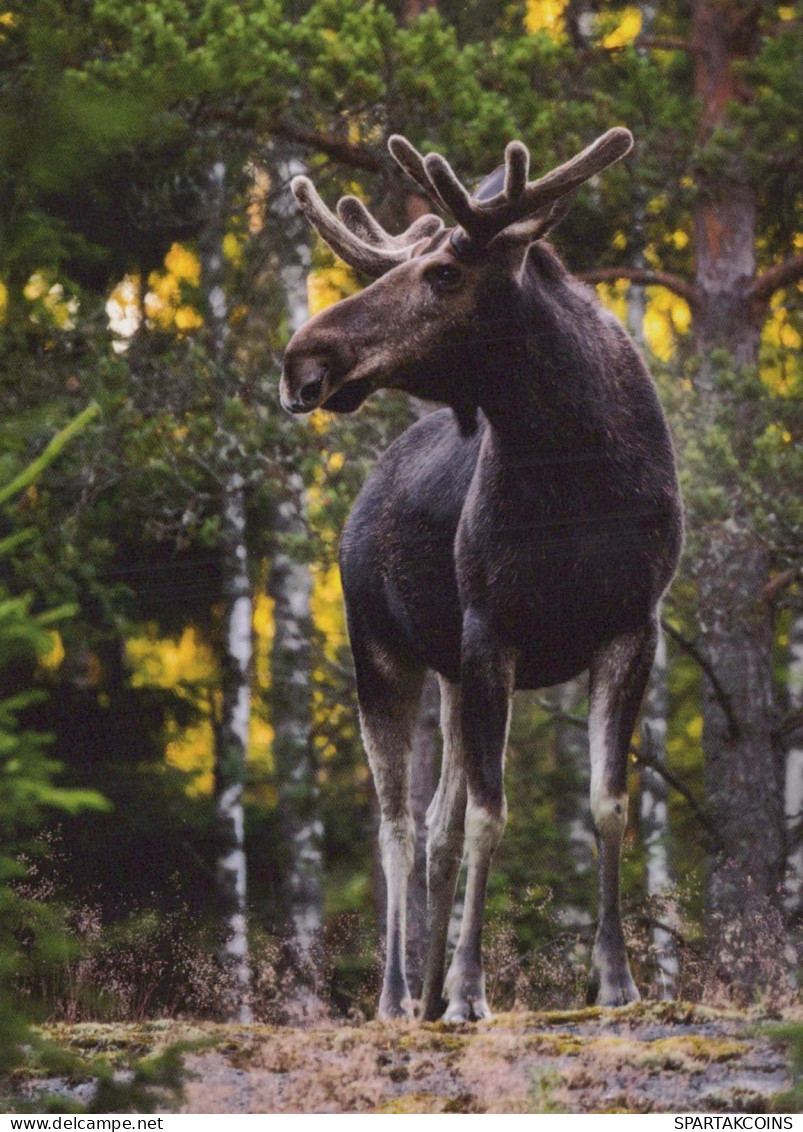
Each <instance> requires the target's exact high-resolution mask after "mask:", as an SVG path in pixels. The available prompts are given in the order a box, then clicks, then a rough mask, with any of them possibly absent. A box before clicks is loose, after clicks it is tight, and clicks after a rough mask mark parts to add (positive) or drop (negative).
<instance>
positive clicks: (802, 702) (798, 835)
mask: <svg viewBox="0 0 803 1132" xmlns="http://www.w3.org/2000/svg"><path fill="white" fill-rule="evenodd" d="M788 686H789V708H790V710H791V711H800V710H801V708H803V616H800V615H798V616H797V617H795V619H794V621H793V622H792V626H791V629H790V631H789V685H788ZM784 794H785V798H784V809H785V811H786V843H787V845H788V846H789V850H788V853H787V857H786V884H785V889H784V905H785V908H786V915H787V918H788V919H789V921H790V923H791V924H792V926H793V929H796V931H795V934H797V935H799V934H800V927H801V924H800V921H801V915H802V914H803V738H802V737H801V733H800V732H798V734H797V735H796V737H795V741H794V742H793V745H792V746H791V747H790V748H789V750H788V751H787V752H786V782H785V791H784Z"/></svg>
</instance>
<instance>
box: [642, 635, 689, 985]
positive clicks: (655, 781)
mask: <svg viewBox="0 0 803 1132" xmlns="http://www.w3.org/2000/svg"><path fill="white" fill-rule="evenodd" d="M668 708H669V687H668V672H667V663H666V644H665V642H664V639H663V637H661V639H660V641H659V644H658V649H657V652H656V655H655V663H654V665H653V669H652V675H651V677H650V685H649V688H648V691H647V700H646V703H645V705H644V715H643V717H642V723H641V733H642V742H643V745H644V754H645V755H646V756H647V758H648V759H649V761H650V762H652V763H654V764H655V765H656V766H657V767H664V766H666V720H667V715H668ZM639 826H640V832H641V844H642V846H643V849H644V869H645V880H646V887H647V895H648V896H649V897H651V898H652V903H653V905H654V907H655V913H656V916H655V918H656V920H658V921H659V923H655V924H653V926H652V929H651V936H652V946H653V949H654V951H655V959H656V967H657V973H658V992H659V995H660V997H661V998H674V997H675V994H676V991H677V983H678V974H679V972H680V964H679V959H678V949H677V942H676V940H675V937H674V935H673V934H672V932H671V931H667V928H666V927H662V926H661V924H663V923H666V924H667V927H673V926H674V924H673V921H674V909H673V907H672V893H673V891H674V888H675V877H674V873H673V870H672V863H671V859H670V852H669V837H670V831H669V791H668V789H667V785H666V779H665V778H663V777H662V775H661V773H660V771H659V770H654V769H652V768H651V767H648V766H644V767H642V771H641V799H640V806H639Z"/></svg>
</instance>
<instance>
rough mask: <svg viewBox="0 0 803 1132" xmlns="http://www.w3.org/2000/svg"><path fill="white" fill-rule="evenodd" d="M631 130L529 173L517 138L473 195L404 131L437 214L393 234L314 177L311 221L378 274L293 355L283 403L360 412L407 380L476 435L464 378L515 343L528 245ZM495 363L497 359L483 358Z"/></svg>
mask: <svg viewBox="0 0 803 1132" xmlns="http://www.w3.org/2000/svg"><path fill="white" fill-rule="evenodd" d="M632 144H633V138H632V135H631V134H630V131H629V130H626V129H621V128H616V129H611V130H608V132H607V133H605V134H603V135H602V137H600V138H598V139H597V140H596V141H595V142H593V143H592V144H591V145H589V146H588V147H587V148H586V149H584V150H583V151H582V152H581V153H579V154H578V155H577V156H576V157H574V158H572V160H570V161H567V162H566V163H565V164H563V165H560V166H559V167H558V168H557V169H554V170H552V172H550V173H548V174H546V175H545V176H543V177H540V178H539V179H537V180H535V181H528V179H527V177H528V170H529V162H530V155H529V153H528V151H527V148H526V147H525V146H524V145H523V144H522V143H521V142H518V141H514V142H511V143H510V144H509V145H508V146H507V149H506V151H505V163H504V165H503V166H500V167H499V168H498V169H497V170H495V171H494V172H493V173H492V174H491V175H490V176H489V177H486V179H485V180H484V181H483V182H482V184H481V185H480V187H479V189H478V190H477V192H475V193H474V195H470V194H469V193H468V192H467V191H466V189H465V188H464V187H463V185H462V184H461V183H460V181H459V180H458V178H457V176H456V175H455V173H454V172H453V170H452V168H451V166H450V165H449V164H448V162H447V161H446V160H445V159H444V158H443V157H441V156H440V154H437V153H431V154H429V155H427V156H426V157H422V156H421V154H420V153H418V151H417V150H416V149H415V148H414V147H413V146H412V145H411V144H410V142H408V141H407V140H406V139H405V138H403V137H400V136H398V135H394V136H393V137H391V138H390V140H389V143H388V147H389V149H390V152H391V154H392V155H393V157H394V158H395V160H396V161H397V162H398V164H399V165H400V166H401V167H402V169H404V170H405V172H406V173H407V174H408V175H409V176H410V177H411V178H412V179H413V180H414V181H415V182H416V184H417V185H418V186H419V188H420V189H422V190H423V191H424V192H425V193H426V195H427V196H428V197H429V199H430V200H431V201H432V203H433V205H434V206H435V207H437V208H438V209H440V210H442V211H443V212H445V213H447V214H448V215H450V216H451V217H452V218H453V221H454V225H453V226H452V227H446V226H445V225H444V223H443V221H442V220H441V219H440V218H439V217H438V216H436V215H434V214H428V215H426V216H423V217H420V218H419V219H417V220H416V221H415V222H414V223H413V224H412V225H411V226H410V227H409V228H408V229H407V230H406V231H405V232H403V233H402V234H401V235H398V236H392V235H390V234H389V233H388V232H386V231H385V229H384V228H382V227H381V225H380V224H379V223H378V222H377V221H376V220H375V219H374V217H373V216H371V214H370V212H369V211H368V210H367V209H366V207H365V206H364V205H363V204H362V202H361V201H360V200H358V199H357V198H356V197H353V196H346V197H343V198H342V199H341V200H340V202H339V203H338V206H337V215H335V214H334V213H332V212H331V211H330V210H329V209H328V208H327V206H326V205H325V204H324V202H323V201H322V200H321V198H320V196H319V195H318V193H317V192H316V190H315V188H314V187H313V185H312V183H311V182H310V181H309V180H308V179H307V178H306V177H296V178H294V180H293V182H292V189H293V193H294V194H295V197H296V200H297V201H298V203H299V205H300V207H301V209H302V210H303V212H304V214H305V215H306V217H307V218H308V220H309V221H310V222H311V223H312V224H313V225H314V226H315V228H317V230H318V232H319V233H320V235H321V236H322V237H323V239H324V240H325V241H326V243H327V244H328V245H329V246H330V247H331V248H332V250H333V251H334V252H336V253H337V255H339V256H340V257H341V258H342V259H343V260H345V262H346V263H347V264H349V265H350V266H352V267H354V268H356V269H357V270H358V271H359V272H361V273H362V274H364V275H368V276H371V277H373V278H374V279H375V280H376V282H374V283H372V284H371V285H370V286H368V287H366V288H365V289H364V290H363V291H362V292H360V293H359V294H358V295H356V296H353V297H352V298H349V299H346V300H344V301H342V302H340V303H338V304H337V305H336V307H333V308H329V309H328V310H325V311H323V312H321V313H320V314H318V315H317V316H316V317H315V318H313V319H311V320H310V321H309V322H308V323H307V324H306V325H305V326H304V327H303V328H302V329H301V330H299V331H298V332H297V333H296V334H295V336H294V337H293V339H292V340H291V342H290V344H289V346H288V348H287V352H286V355H285V364H284V372H283V375H282V382H281V400H282V404H283V405H284V407H285V408H286V409H288V410H289V411H290V412H292V413H308V412H310V411H311V410H313V409H316V408H318V407H323V408H326V409H328V410H331V411H334V412H339V413H343V412H352V411H353V410H354V409H356V408H357V407H358V406H359V405H361V404H362V402H363V401H364V400H365V399H366V397H368V396H369V394H371V393H372V392H373V391H374V390H376V389H378V388H383V387H384V388H400V389H404V390H406V391H407V392H409V393H413V394H417V395H419V396H422V397H426V398H429V399H431V400H441V401H444V402H446V403H447V404H450V405H452V407H453V408H454V409H455V411H456V413H457V416H458V420H459V422H460V424H461V428H462V429H463V431H466V432H470V431H472V429H473V427H474V421H475V418H476V405H475V403H474V400H473V398H472V397H471V396H470V394H469V391H467V390H466V388H465V381H464V376H465V374H466V372H467V366H468V369H469V372H470V370H471V368H473V363H472V358H475V357H476V353H477V351H478V350H479V351H480V352H481V353H483V352H485V353H487V352H488V350H489V349H492V343H493V342H494V340H497V341H499V340H506V341H509V340H510V337H511V335H510V333H509V328H507V327H506V325H505V311H506V310H509V309H510V308H511V302H512V301H513V300H514V299H515V291H516V289H517V288H518V287H519V285H520V275H521V267H522V261H523V258H524V256H525V254H526V252H527V248H528V247H529V246H530V245H531V244H532V243H533V242H534V241H536V240H538V239H539V238H541V237H542V236H545V235H546V234H547V232H549V231H550V229H552V228H553V227H554V226H555V225H556V224H557V223H558V222H559V221H560V220H561V219H562V218H563V217H564V216H565V215H566V213H567V212H568V209H569V207H570V206H571V203H572V201H573V199H574V196H575V193H576V191H577V189H578V188H579V187H580V186H581V185H582V184H583V183H584V182H585V181H587V180H588V179H589V178H590V177H593V176H595V175H596V174H597V173H599V172H601V171H602V170H603V169H605V168H606V167H607V166H609V165H612V164H613V163H614V162H616V161H619V160H620V159H621V158H622V157H624V156H625V154H627V153H628V151H629V150H630V148H631V147H632ZM485 368H486V369H487V365H486V366H485Z"/></svg>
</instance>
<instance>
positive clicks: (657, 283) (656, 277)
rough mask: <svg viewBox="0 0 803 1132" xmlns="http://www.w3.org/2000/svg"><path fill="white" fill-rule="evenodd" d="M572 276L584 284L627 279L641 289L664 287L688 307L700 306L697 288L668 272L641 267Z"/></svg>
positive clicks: (595, 270) (606, 268) (601, 270)
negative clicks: (684, 301) (682, 300)
mask: <svg viewBox="0 0 803 1132" xmlns="http://www.w3.org/2000/svg"><path fill="white" fill-rule="evenodd" d="M574 274H575V276H576V278H577V279H582V281H583V282H584V283H616V282H617V280H619V279H629V280H630V282H631V283H638V284H639V285H641V286H642V287H666V288H667V290H669V291H674V293H675V294H676V295H680V297H681V298H682V299H685V300H686V302H687V303H688V304H689V306H690V307H692V308H696V307H698V306H699V305H700V293H699V292H698V290H697V288H696V287H695V286H694V285H693V284H691V283H689V282H688V281H687V280H686V279H683V278H682V277H681V276H680V275H673V274H672V273H671V272H669V271H653V270H651V269H650V268H643V267H597V268H595V269H594V270H593V271H577V272H575V273H574Z"/></svg>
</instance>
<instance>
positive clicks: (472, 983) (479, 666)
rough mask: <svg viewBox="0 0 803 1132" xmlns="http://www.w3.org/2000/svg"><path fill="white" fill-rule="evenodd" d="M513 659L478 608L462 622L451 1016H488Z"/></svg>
mask: <svg viewBox="0 0 803 1132" xmlns="http://www.w3.org/2000/svg"><path fill="white" fill-rule="evenodd" d="M514 675H515V663H514V659H513V657H512V655H508V654H507V653H506V652H505V651H504V650H503V649H501V648H500V647H499V646H498V645H497V644H496V643H495V641H494V639H493V635H492V633H491V632H490V631H489V629H488V628H487V627H486V625H485V623H484V621H483V620H482V618H481V617H480V616H478V615H476V614H474V613H473V612H472V611H469V612H467V613H466V616H465V618H464V622H463V650H462V661H461V700H462V703H461V712H460V718H461V729H462V738H463V752H464V758H465V767H466V780H467V785H468V801H467V805H466V822H465V838H466V853H467V857H468V877H467V881H466V900H465V909H464V912H463V920H462V923H461V925H460V936H459V938H458V941H457V947H456V948H455V953H454V957H453V959H452V963H451V966H450V967H449V973H448V974H447V976H446V982H445V987H444V989H445V993H446V998H447V999H448V1002H449V1005H448V1007H447V1009H446V1013H445V1014H444V1019H445V1020H446V1021H447V1022H466V1021H469V1020H470V1019H480V1018H489V1017H490V1014H491V1011H490V1009H489V1007H488V1002H487V1000H486V997H485V974H484V972H483V968H482V925H483V917H484V914H485V891H486V887H487V883H488V874H489V872H490V867H491V859H492V857H493V854H494V851H495V849H496V847H497V845H498V844H499V841H500V840H501V837H502V832H503V830H504V828H505V822H506V820H507V804H506V802H505V792H504V782H503V775H504V761H505V746H506V744H507V734H508V728H509V725H510V705H511V699H512V695H513V683H514Z"/></svg>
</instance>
